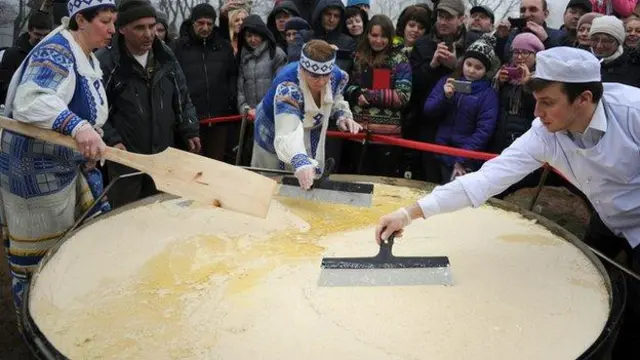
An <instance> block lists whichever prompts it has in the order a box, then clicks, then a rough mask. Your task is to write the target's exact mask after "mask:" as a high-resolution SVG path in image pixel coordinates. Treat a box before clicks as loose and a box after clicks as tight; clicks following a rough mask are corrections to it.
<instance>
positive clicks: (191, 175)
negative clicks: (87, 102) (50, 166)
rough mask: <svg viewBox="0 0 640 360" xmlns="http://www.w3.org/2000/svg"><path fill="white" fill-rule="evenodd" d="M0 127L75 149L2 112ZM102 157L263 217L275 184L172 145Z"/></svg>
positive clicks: (170, 187) (175, 191)
mask: <svg viewBox="0 0 640 360" xmlns="http://www.w3.org/2000/svg"><path fill="white" fill-rule="evenodd" d="M0 127H1V128H4V129H7V130H10V131H13V132H16V133H18V134H22V135H26V136H30V137H33V138H36V139H39V140H43V141H46V142H49V143H53V144H56V145H61V146H65V147H68V148H71V149H74V150H77V146H76V142H75V140H74V139H73V138H71V137H70V136H65V135H62V134H60V133H57V132H55V131H52V130H46V129H42V128H38V127H35V126H33V125H29V124H26V123H21V122H19V121H16V120H13V119H9V118H6V117H2V116H0ZM104 158H105V159H106V160H110V161H113V162H117V163H119V164H122V165H125V166H129V167H132V168H134V169H137V170H140V171H142V172H144V173H146V174H148V175H149V176H151V178H153V181H154V182H155V184H156V187H157V188H158V190H160V191H164V192H166V193H169V194H172V195H176V196H180V197H183V198H187V199H191V200H194V201H197V202H201V203H205V204H211V205H214V206H219V207H222V208H224V209H229V210H232V211H236V212H240V213H244V214H249V215H253V216H258V217H262V218H264V217H266V216H267V212H268V211H269V205H270V203H271V199H272V198H273V195H274V193H275V191H276V186H277V183H276V182H275V181H274V180H272V179H269V178H268V177H265V176H262V175H259V174H256V173H254V172H251V171H248V170H244V169H242V168H240V167H236V166H233V165H229V164H226V163H223V162H220V161H216V160H213V159H209V158H206V157H204V156H200V155H196V154H192V153H189V152H186V151H182V150H178V149H174V148H168V149H166V150H165V151H163V152H161V153H159V154H154V155H141V154H135V153H131V152H128V151H123V150H120V149H116V148H113V147H108V148H107V151H106V153H105V155H104Z"/></svg>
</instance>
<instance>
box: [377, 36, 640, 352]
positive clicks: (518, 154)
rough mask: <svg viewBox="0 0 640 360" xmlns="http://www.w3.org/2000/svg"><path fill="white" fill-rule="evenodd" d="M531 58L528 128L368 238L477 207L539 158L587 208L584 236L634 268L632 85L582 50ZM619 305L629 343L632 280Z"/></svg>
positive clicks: (638, 254)
mask: <svg viewBox="0 0 640 360" xmlns="http://www.w3.org/2000/svg"><path fill="white" fill-rule="evenodd" d="M536 63H537V65H536V73H535V74H534V75H533V79H532V80H531V81H530V82H529V84H528V86H529V87H530V88H531V90H532V91H533V94H534V96H535V98H536V109H535V114H536V116H537V119H535V120H534V121H533V124H532V127H531V129H530V130H529V131H528V132H527V133H525V134H524V135H522V136H521V137H520V138H519V139H517V140H516V141H515V142H514V143H513V144H512V145H511V146H510V147H509V148H507V149H505V150H504V151H503V152H502V154H501V155H500V156H498V157H496V158H495V159H493V160H491V161H488V162H487V163H485V164H484V166H483V167H482V168H481V169H480V170H479V171H477V172H475V173H471V174H468V175H465V176H462V177H458V178H456V180H454V181H453V182H450V183H448V184H446V185H444V186H439V187H437V188H435V189H434V191H433V192H432V193H431V194H430V195H428V196H426V197H424V198H422V199H420V200H419V201H418V202H417V203H416V204H414V205H413V206H410V207H408V208H402V209H399V210H397V211H395V212H393V213H391V214H389V215H386V216H383V217H382V218H381V219H380V224H379V226H378V227H377V229H376V241H378V242H380V241H381V239H387V238H388V236H389V235H390V234H391V233H393V232H397V235H400V234H401V233H402V229H403V228H404V227H406V226H407V225H409V224H410V223H411V221H412V220H413V219H417V218H425V219H426V218H429V217H431V216H433V215H437V214H440V213H445V212H451V211H456V210H459V209H462V208H465V207H468V206H472V207H478V206H480V205H482V204H483V203H484V202H485V201H486V200H487V199H488V198H489V197H491V196H494V195H497V194H499V193H501V192H502V191H504V190H505V189H507V188H508V187H509V186H510V185H512V184H514V183H516V182H517V181H519V180H520V179H522V178H523V177H524V176H526V175H527V174H529V173H530V172H532V171H533V170H535V169H537V168H539V167H540V166H542V165H543V164H544V163H545V162H547V163H549V164H550V165H551V166H553V167H554V168H555V169H557V170H558V171H559V172H560V173H561V174H562V175H563V176H564V177H566V178H567V179H568V180H569V181H570V182H571V183H572V184H573V185H575V186H576V187H577V188H578V189H580V190H581V191H582V192H584V194H585V195H586V196H587V198H588V199H589V201H590V202H591V204H592V205H593V207H594V209H595V212H596V213H595V214H594V216H593V217H592V219H591V223H590V225H589V230H588V233H587V236H586V237H585V239H584V241H585V242H587V243H588V244H590V245H591V246H593V247H595V248H597V249H599V250H601V251H602V252H604V253H605V254H607V255H609V256H612V257H613V256H615V255H617V254H618V253H619V252H620V251H625V252H626V253H627V255H628V257H629V260H630V261H629V263H630V266H631V268H632V270H634V271H636V272H640V246H638V245H639V244H640V89H638V88H634V87H629V86H625V85H621V84H609V83H608V84H602V83H601V78H600V63H599V61H598V60H597V59H596V58H595V56H594V55H592V54H591V53H589V52H587V51H584V50H580V49H574V48H567V47H557V48H552V49H549V50H546V51H543V52H540V53H538V54H537V57H536ZM627 304H630V306H629V308H628V313H627V319H625V322H626V325H627V326H628V327H629V329H625V330H623V331H621V337H623V338H628V337H630V338H634V337H635V340H631V339H625V341H623V342H624V343H625V344H630V346H635V347H637V346H638V345H637V344H639V342H638V333H639V332H640V331H639V330H640V284H639V283H638V282H637V281H634V280H631V281H629V298H628V299H627ZM621 340H622V339H621ZM633 344H636V345H633Z"/></svg>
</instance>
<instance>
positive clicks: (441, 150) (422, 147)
mask: <svg viewBox="0 0 640 360" xmlns="http://www.w3.org/2000/svg"><path fill="white" fill-rule="evenodd" d="M241 120H242V115H232V116H221V117H215V118H209V119H204V120H200V124H201V125H213V124H219V123H224V122H231V121H241ZM249 120H250V121H253V119H252V118H251V117H249ZM327 136H330V137H334V138H340V139H349V140H364V138H365V137H366V134H364V133H358V134H351V133H348V132H342V131H327ZM370 140H371V141H374V142H378V143H383V144H386V145H395V146H399V147H402V148H405V149H414V150H418V151H426V152H432V153H436V154H442V155H450V156H456V157H463V158H467V159H476V160H491V159H493V158H494V157H496V156H498V154H492V153H486V152H482V151H471V150H465V149H458V148H454V147H449V146H443V145H437V144H431V143H426V142H420V141H412V140H406V139H401V138H397V137H393V136H387V135H376V134H372V135H371V139H370ZM553 171H554V172H555V173H556V174H558V175H560V176H562V174H560V173H559V172H558V171H557V170H556V169H553ZM563 177H564V176H563Z"/></svg>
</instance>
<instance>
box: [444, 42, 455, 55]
mask: <svg viewBox="0 0 640 360" xmlns="http://www.w3.org/2000/svg"><path fill="white" fill-rule="evenodd" d="M445 45H447V49H449V52H450V53H453V50H454V48H453V43H452V42H445Z"/></svg>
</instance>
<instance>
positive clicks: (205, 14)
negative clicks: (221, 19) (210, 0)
mask: <svg viewBox="0 0 640 360" xmlns="http://www.w3.org/2000/svg"><path fill="white" fill-rule="evenodd" d="M217 17H218V14H216V9H214V8H213V6H211V5H209V4H206V3H203V4H198V5H196V6H194V7H193V9H191V21H192V22H196V21H198V19H202V18H209V19H212V20H213V21H214V22H215V21H216V18H217Z"/></svg>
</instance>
